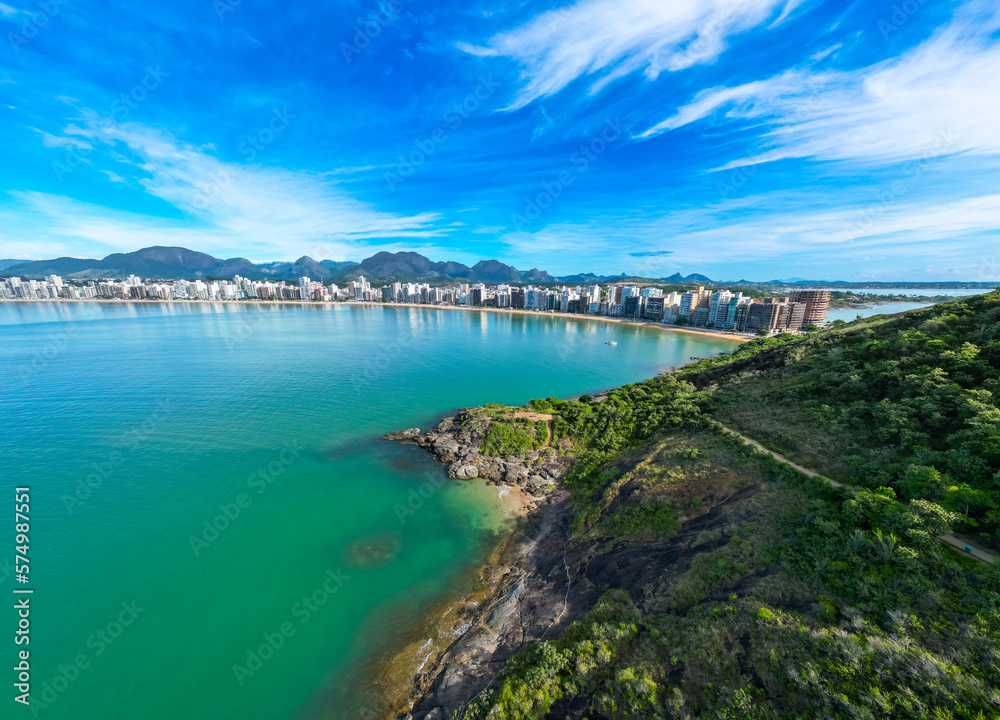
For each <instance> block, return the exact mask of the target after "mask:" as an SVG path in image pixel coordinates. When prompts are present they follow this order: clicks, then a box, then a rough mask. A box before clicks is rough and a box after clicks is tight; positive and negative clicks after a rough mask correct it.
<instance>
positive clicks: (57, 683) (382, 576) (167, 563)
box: [0, 303, 734, 720]
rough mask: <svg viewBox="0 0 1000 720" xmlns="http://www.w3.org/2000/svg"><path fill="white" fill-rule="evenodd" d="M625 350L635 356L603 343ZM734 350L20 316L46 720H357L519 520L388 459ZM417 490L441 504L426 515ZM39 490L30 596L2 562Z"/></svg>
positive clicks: (483, 331)
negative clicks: (555, 401)
mask: <svg viewBox="0 0 1000 720" xmlns="http://www.w3.org/2000/svg"><path fill="white" fill-rule="evenodd" d="M613 328H617V339H618V341H619V345H618V346H617V347H610V346H607V345H605V344H604V343H605V341H606V340H607V339H609V338H610V335H611V332H612V330H613ZM732 347H734V344H733V343H732V342H731V341H728V340H724V339H714V338H703V337H699V336H696V335H691V334H685V333H677V332H670V331H662V330H657V329H652V328H643V327H632V326H622V325H617V326H614V325H611V324H607V323H602V322H598V321H581V320H575V319H567V318H546V317H528V316H523V315H501V314H495V313H476V312H462V311H440V310H430V309H416V308H411V309H405V308H399V309H396V308H381V307H347V306H325V307H317V306H283V305H268V306H254V307H248V306H239V305H181V304H169V305H141V304H120V305H108V304H85V303H80V304H54V303H53V304H45V303H39V304H11V303H5V304H0V418H2V420H0V429H2V433H0V457H2V459H3V463H2V469H0V493H2V498H3V508H4V511H3V513H2V517H4V518H7V520H4V521H0V538H2V543H3V544H2V545H0V593H2V594H3V595H4V596H7V597H8V598H10V597H11V591H12V590H13V589H14V588H15V587H30V588H33V589H34V591H35V594H34V595H33V596H32V601H31V602H32V615H31V621H32V626H31V632H32V634H31V644H30V646H29V647H30V651H31V658H30V661H31V673H32V680H31V682H32V700H33V702H34V703H35V705H34V707H33V708H32V709H33V710H34V711H36V712H37V714H38V715H39V716H41V717H48V718H52V719H53V720H60V719H66V720H131V719H132V718H142V720H178V718H184V719H185V720H203V719H204V720H209V719H211V720H227V719H229V718H232V719H234V720H236V719H239V720H265V719H266V720H275V719H278V718H281V719H283V718H295V719H298V718H302V719H305V720H313V719H326V718H357V717H362V716H363V715H362V713H361V711H360V710H359V708H360V707H362V706H364V705H365V703H366V702H368V701H369V699H370V690H371V688H370V687H369V685H367V684H366V683H365V682H363V680H362V679H359V678H360V677H361V676H359V675H358V673H356V672H353V671H356V670H357V668H359V667H361V666H362V665H361V664H362V661H363V660H364V659H365V658H366V657H369V656H370V654H371V653H372V651H373V650H374V649H376V648H379V647H384V646H385V645H386V644H389V643H392V642H394V641H395V640H397V639H398V638H399V636H400V632H401V629H402V628H403V627H404V625H406V624H407V623H410V622H411V621H412V620H413V619H414V618H415V617H419V615H420V613H421V612H422V611H423V610H424V609H426V607H427V606H428V604H429V603H431V602H433V601H434V600H435V599H436V598H438V597H440V596H441V594H442V593H445V592H447V591H448V590H449V589H451V588H453V587H454V586H455V583H456V582H458V581H459V579H460V578H463V577H464V575H463V571H466V570H468V568H469V567H470V566H472V565H474V564H475V563H477V562H478V561H479V560H481V558H482V555H483V552H484V547H485V540H486V533H487V530H488V528H490V527H493V526H494V525H495V521H496V517H497V513H498V508H497V506H496V504H497V501H495V500H494V501H492V503H491V502H490V501H488V500H487V498H491V497H492V495H491V494H487V493H484V492H483V491H482V488H481V487H478V488H477V487H476V486H471V485H463V484H459V483H443V482H441V479H442V478H443V472H442V467H441V466H440V465H438V464H437V463H435V462H433V461H431V460H430V459H428V458H427V457H425V456H424V455H423V453H422V452H420V451H418V450H415V449H413V448H408V447H405V446H401V445H398V444H392V443H386V442H384V441H380V440H378V438H379V437H380V436H381V435H382V434H383V433H385V432H387V431H390V430H394V429H400V428H408V427H413V426H420V427H423V428H428V427H430V426H431V424H432V423H433V422H435V418H436V417H437V416H438V415H439V414H441V413H443V412H446V411H449V410H452V409H454V408H457V407H462V406H469V405H475V404H481V403H485V402H501V403H510V404H520V403H524V402H526V401H527V400H529V399H531V398H532V397H539V396H551V395H555V396H563V397H566V396H572V395H577V394H581V393H584V392H594V391H598V390H601V389H605V388H610V387H614V386H617V385H621V384H623V383H627V382H630V381H635V380H638V379H640V378H645V377H649V376H651V375H653V374H655V373H656V372H657V371H658V370H660V369H662V368H663V367H665V366H668V365H677V364H681V363H683V362H687V361H688V358H689V357H690V356H692V355H694V356H705V355H711V354H714V353H716V352H720V351H725V350H729V349H732ZM422 484H423V486H424V488H425V490H426V488H435V487H439V488H440V489H436V490H434V491H433V492H427V491H425V492H424V495H425V496H427V497H421V496H420V495H418V494H416V493H415V491H416V490H417V489H419V488H421V485H422ZM25 485H27V486H30V487H31V495H32V502H31V533H30V539H31V548H30V565H31V576H30V580H31V582H30V583H29V584H28V585H19V584H18V583H17V582H16V581H15V578H14V577H13V576H12V575H11V574H10V573H9V570H8V568H9V567H12V564H11V565H10V566H8V565H7V564H5V561H12V560H13V556H14V550H13V546H14V540H13V538H14V527H13V512H14V488H15V487H17V486H25ZM407 503H409V507H410V508H415V510H414V511H413V512H412V513H407V514H403V515H402V516H401V515H400V513H399V508H400V507H406V506H407ZM241 505H242V507H241ZM237 511H238V515H237ZM227 513H228V517H226V515H227ZM213 525H214V527H213ZM192 537H195V538H197V540H196V541H194V542H192ZM358 544H360V548H361V549H360V550H358ZM366 548H367V550H368V551H367V552H366ZM4 604H5V605H8V604H9V603H7V602H6V601H5V603H4ZM4 615H5V617H4V620H3V623H4V627H6V628H8V632H5V633H4V634H3V637H4V638H5V639H4V640H2V641H0V643H2V644H0V658H2V661H3V665H4V667H6V668H8V670H7V671H6V673H7V677H8V681H7V682H6V683H5V687H7V692H8V693H11V694H13V691H12V689H11V684H10V683H11V682H13V677H14V673H13V671H11V670H9V668H12V667H13V666H14V663H15V659H14V658H15V651H16V649H18V648H15V646H14V644H13V641H12V637H13V630H14V627H15V624H16V617H15V615H14V613H13V611H11V610H8V611H5V613H4ZM262 646H267V647H268V648H269V650H267V649H265V650H262V651H260V649H261V647H262ZM248 651H253V653H254V654H253V656H251V657H249V658H248ZM258 651H260V652H258ZM265 656H266V657H265ZM254 658H256V660H254ZM234 666H239V667H237V668H236V669H234ZM240 668H242V669H243V670H241V669H240ZM3 702H4V704H5V705H8V706H9V705H10V703H11V699H10V698H9V697H8V698H4V699H3ZM15 709H16V710H21V708H15ZM31 714H32V712H31V710H27V709H24V712H18V713H14V714H12V715H10V717H15V716H17V717H28V716H30V715H31ZM4 717H8V714H7V711H5V712H4Z"/></svg>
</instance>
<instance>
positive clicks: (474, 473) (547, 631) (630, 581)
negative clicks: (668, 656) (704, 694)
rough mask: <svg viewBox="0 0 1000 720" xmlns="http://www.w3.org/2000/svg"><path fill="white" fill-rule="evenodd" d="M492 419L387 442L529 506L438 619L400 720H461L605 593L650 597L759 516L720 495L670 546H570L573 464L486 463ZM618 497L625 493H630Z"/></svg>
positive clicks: (477, 418)
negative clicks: (534, 647)
mask: <svg viewBox="0 0 1000 720" xmlns="http://www.w3.org/2000/svg"><path fill="white" fill-rule="evenodd" d="M531 415H532V416H533V417H535V418H536V419H538V418H540V417H541V416H538V415H537V414H531ZM494 418H495V415H494ZM492 421H493V419H492V418H491V417H490V415H489V413H488V412H484V411H483V409H482V408H473V409H470V410H463V411H460V412H459V413H457V414H456V415H455V416H454V417H450V418H446V419H445V420H444V421H442V422H441V423H440V424H438V425H437V426H436V427H435V428H434V430H432V431H430V432H421V431H420V430H419V429H416V428H414V429H411V430H405V431H401V432H396V433H391V434H390V435H388V436H387V437H388V438H389V439H393V440H398V441H402V442H408V443H414V444H417V445H419V446H421V447H423V448H425V449H426V450H427V451H428V452H430V453H432V454H433V455H434V456H435V457H436V458H438V459H439V460H440V461H441V462H443V463H446V464H447V465H448V474H449V476H450V477H452V478H454V479H456V480H458V481H461V480H469V479H473V478H482V479H485V481H486V482H488V483H492V484H495V485H499V486H504V485H507V486H510V487H511V488H512V489H511V492H515V488H517V489H518V490H517V492H520V493H523V494H525V495H526V496H530V497H533V498H534V502H533V503H527V504H526V505H525V507H526V510H525V513H526V514H525V517H524V520H523V523H522V525H521V527H519V528H518V529H517V530H516V531H515V532H514V534H513V535H512V536H511V537H510V538H509V539H508V540H507V541H506V543H505V544H504V545H503V546H502V547H501V548H500V549H499V550H498V551H497V552H496V553H494V555H493V557H491V559H490V560H489V562H488V564H487V565H486V566H485V567H483V568H481V570H480V573H479V577H478V581H477V583H476V586H475V588H474V590H473V591H472V592H471V593H470V594H469V595H468V596H466V597H465V598H462V599H461V600H460V601H458V602H455V603H450V604H449V605H450V606H449V608H448V609H447V611H446V612H445V613H443V614H442V616H441V617H440V618H437V619H436V620H435V623H437V626H438V638H439V640H442V641H441V642H438V643H432V646H431V647H430V654H429V655H427V656H426V658H424V660H423V662H422V663H421V666H420V669H419V670H418V671H417V674H416V675H415V676H414V677H413V679H412V688H411V694H410V699H409V702H408V703H405V705H404V707H403V708H402V712H397V713H396V714H395V715H394V717H395V718H396V720H451V719H452V718H453V717H454V714H455V713H456V712H457V713H458V717H459V718H460V717H461V716H462V714H463V713H464V710H465V708H467V707H468V705H469V703H470V702H471V701H472V700H474V699H475V698H476V697H478V696H479V695H481V694H482V693H483V692H484V691H486V690H488V689H490V688H491V687H492V686H493V683H494V680H495V678H496V675H497V673H498V672H499V671H500V670H502V669H503V667H504V665H505V664H506V662H507V661H508V660H509V659H510V658H511V657H512V656H513V655H514V654H515V653H516V652H517V651H518V650H519V649H520V648H521V647H523V646H524V645H526V644H528V643H531V642H535V641H538V640H544V639H549V638H555V637H557V636H558V634H559V632H561V629H562V628H563V627H565V626H567V625H569V624H570V623H572V622H574V621H575V620H578V619H580V618H582V617H583V616H584V615H586V613H587V612H589V611H590V610H591V609H592V608H593V607H594V605H595V604H596V602H597V601H598V599H599V598H600V597H601V595H602V594H603V593H604V592H605V591H606V590H608V589H609V588H621V589H624V590H627V591H628V592H630V593H631V594H632V596H633V597H634V598H636V599H639V598H643V597H644V596H645V595H646V593H645V590H646V589H647V588H649V587H651V586H652V585H662V584H665V583H669V582H671V581H672V579H673V578H675V577H677V576H678V574H679V573H682V572H684V571H685V570H686V569H687V568H688V567H689V566H690V563H691V560H692V559H693V558H694V556H695V555H697V554H699V553H701V552H705V551H708V550H712V549H714V548H715V547H717V546H718V545H719V544H720V543H721V544H725V543H726V542H728V538H727V537H720V539H719V540H717V541H714V542H709V543H703V544H698V543H697V542H696V538H698V537H699V534H700V533H703V532H704V531H707V530H708V531H720V532H721V528H724V527H725V526H727V525H729V524H730V523H732V522H733V521H734V520H735V519H736V518H739V517H741V516H743V517H745V518H746V519H751V518H752V516H753V515H754V512H753V511H751V510H750V508H751V506H750V505H748V502H749V501H750V499H751V498H752V496H753V495H754V494H755V493H756V491H757V490H758V489H759V486H754V487H750V488H746V489H744V490H742V491H740V492H737V493H735V494H734V495H728V496H727V497H722V498H719V499H718V501H717V502H716V503H714V504H713V506H712V507H710V508H708V509H707V512H706V513H705V514H701V515H699V516H698V517H692V518H684V519H682V525H681V527H680V528H679V531H678V533H677V535H675V536H674V537H673V538H672V539H671V540H670V541H669V542H666V543H663V544H650V543H644V542H617V543H613V544H610V545H609V544H608V543H607V539H591V540H589V541H586V542H572V541H571V540H570V525H571V523H572V521H573V518H574V511H573V509H572V508H571V506H570V495H569V493H568V492H566V491H565V490H564V489H562V487H561V486H560V485H561V482H562V479H563V478H564V477H565V475H566V473H567V471H568V470H569V468H570V467H571V466H572V464H573V462H574V461H575V459H576V458H575V457H573V456H572V455H568V454H562V455H560V450H559V449H558V448H556V447H553V445H552V443H551V442H550V443H546V446H545V447H543V448H540V449H538V450H535V451H532V452H529V453H526V454H525V455H522V456H516V457H507V458H495V457H490V456H486V455H483V453H482V452H481V449H480V448H481V447H482V442H483V439H484V437H485V433H486V432H487V430H488V428H489V425H490V422H492ZM478 481H480V482H481V481H482V480H478ZM622 492H623V493H624V494H626V495H627V494H628V492H629V490H628V487H627V486H626V487H625V488H623V490H622ZM617 502H620V500H619V501H617ZM616 504H617V503H616ZM660 590H662V588H660ZM428 642H429V643H430V642H431V641H428Z"/></svg>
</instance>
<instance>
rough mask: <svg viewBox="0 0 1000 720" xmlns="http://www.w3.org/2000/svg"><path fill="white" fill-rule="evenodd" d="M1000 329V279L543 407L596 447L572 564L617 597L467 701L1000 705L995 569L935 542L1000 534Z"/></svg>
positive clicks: (637, 710) (874, 714) (686, 714)
mask: <svg viewBox="0 0 1000 720" xmlns="http://www.w3.org/2000/svg"><path fill="white" fill-rule="evenodd" d="M998 329H1000V293H991V294H989V295H986V296H981V297H977V298H972V299H968V300H964V301H958V302H951V303H947V304H943V305H940V306H936V307H934V308H929V309H926V310H922V311H917V312H913V313H909V314H906V315H903V316H895V317H880V318H874V319H869V320H867V321H859V322H857V323H852V324H851V325H847V326H842V327H838V328H834V329H832V330H829V331H825V332H822V333H817V334H815V335H812V336H807V337H778V338H771V339H766V340H758V341H754V342H751V343H748V344H746V345H744V346H742V347H741V348H740V349H739V350H737V351H736V352H735V353H733V354H732V355H730V356H726V357H724V358H717V359H713V360H708V361H703V362H700V363H698V364H696V365H692V366H688V367H687V368H684V369H682V370H681V371H679V372H677V373H674V374H672V375H666V376H660V377H657V378H654V379H652V380H649V381H646V382H643V383H638V384H635V385H629V386H626V387H623V388H620V389H618V390H615V391H612V392H611V393H609V394H608V395H607V396H605V397H601V398H596V399H587V398H584V399H583V401H562V400H557V399H554V398H549V399H546V400H536V401H533V402H532V403H530V405H529V406H528V407H527V408H526V409H527V410H530V411H533V412H537V413H545V414H547V415H551V416H552V418H553V419H552V422H551V427H552V433H553V438H552V440H553V442H559V443H563V444H567V443H571V444H572V445H573V447H574V454H575V455H576V456H577V457H579V459H578V460H577V462H576V464H575V465H574V466H573V468H572V469H571V470H570V472H569V474H568V476H567V477H566V479H565V481H564V483H563V487H564V488H565V489H567V490H569V491H570V492H571V493H572V499H571V500H570V502H571V504H572V507H573V512H574V521H573V524H572V526H571V528H570V530H569V533H568V537H567V538H566V541H565V549H564V551H563V552H564V558H565V563H566V570H567V575H568V576H569V577H570V578H571V580H570V582H571V584H572V583H576V584H577V586H587V587H598V588H600V589H602V590H603V591H604V596H603V598H602V599H601V601H600V602H598V603H597V605H596V606H594V607H593V608H592V609H591V610H590V612H589V613H587V614H585V615H583V616H582V619H578V620H577V621H576V622H574V623H572V624H571V625H570V626H568V627H566V628H565V629H563V630H562V631H561V633H555V632H553V633H552V634H551V636H550V637H552V638H554V639H547V640H545V641H543V642H533V643H530V644H527V645H525V646H524V647H523V648H522V649H521V650H520V652H518V653H517V654H516V655H515V656H514V657H513V658H512V659H511V660H510V661H509V662H508V663H507V665H506V667H505V668H504V669H503V670H502V671H501V672H500V674H499V675H498V676H497V677H496V678H495V679H494V680H493V681H492V682H491V683H490V684H489V686H488V687H485V688H484V689H483V690H482V691H481V692H480V693H479V694H478V695H477V696H476V697H475V698H472V699H471V701H470V702H469V703H467V704H465V705H463V706H462V707H461V708H459V709H458V712H457V715H458V716H459V717H462V718H475V719H477V720H487V719H490V720H501V719H510V720H514V719H518V720H522V719H523V720H527V719H537V720H543V719H546V718H551V719H552V720H555V719H557V718H558V719H560V720H561V719H562V718H573V719H575V720H583V719H585V718H586V719H587V720H602V719H603V720H618V719H624V718H649V719H650V720H652V719H654V718H692V719H693V718H760V719H764V718H803V717H809V718H873V719H874V718H935V719H941V720H944V719H949V718H969V719H985V718H994V717H998V716H1000V691H998V688H1000V571H998V568H997V567H996V566H994V565H990V564H987V563H986V562H981V561H978V560H975V559H972V558H968V557H965V556H962V555H961V554H959V553H957V552H956V551H955V550H954V549H952V548H949V547H948V546H946V545H945V544H943V543H941V542H940V541H939V540H938V539H937V538H938V536H940V535H942V534H944V533H947V532H950V531H953V530H957V531H960V532H965V533H968V534H971V535H973V536H975V538H976V539H977V540H978V541H979V542H980V543H981V544H982V545H984V546H987V545H989V546H990V547H991V548H992V549H993V550H994V551H995V549H996V546H997V541H998V538H997V521H998V519H1000V518H998V516H997V503H998V500H1000V497H998V494H997V491H998V479H1000V474H998V473H1000V410H998V395H1000V338H997V337H996V333H997V330H998ZM726 428H732V429H735V430H738V431H740V432H742V433H744V434H746V435H747V436H749V437H752V438H754V439H755V440H757V441H759V442H761V443H762V444H764V445H765V446H766V447H768V448H770V449H772V450H776V451H779V452H781V453H782V454H783V455H785V456H786V457H789V458H792V459H794V460H795V461H797V462H800V463H801V464H802V465H804V466H806V467H811V468H814V469H816V470H817V471H819V472H821V473H823V474H824V475H827V476H829V477H831V478H835V479H837V480H839V481H842V482H844V483H847V484H849V485H851V486H853V487H834V486H832V485H831V484H830V483H827V482H825V481H823V480H819V479H814V478H807V477H806V476H804V475H803V474H802V473H800V472H798V471H796V470H795V469H793V468H791V467H790V466H789V465H787V464H783V463H780V462H778V461H777V460H775V459H774V458H773V457H772V456H771V455H769V454H767V453H765V452H763V451H761V450H759V449H756V448H753V447H752V446H748V445H746V444H744V443H743V442H742V441H741V440H740V439H739V438H738V437H736V436H734V435H733V434H731V433H730V432H729V431H728V430H727V429H726ZM625 579H627V581H626V580H625ZM567 597H570V592H569V590H567ZM417 707H420V706H419V705H418V706H417ZM413 717H414V718H415V719H416V720H421V716H420V713H415V714H414V715H413ZM425 717H426V715H425Z"/></svg>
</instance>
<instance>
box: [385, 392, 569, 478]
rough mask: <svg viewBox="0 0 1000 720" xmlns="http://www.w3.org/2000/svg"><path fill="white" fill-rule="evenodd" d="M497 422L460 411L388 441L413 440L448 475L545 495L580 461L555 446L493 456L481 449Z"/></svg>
mask: <svg viewBox="0 0 1000 720" xmlns="http://www.w3.org/2000/svg"><path fill="white" fill-rule="evenodd" d="M492 422H493V419H492V418H491V416H490V414H489V413H487V412H485V411H483V410H482V409H481V408H470V409H466V410H460V411H459V412H458V414H457V415H455V416H453V417H449V418H445V419H444V420H442V421H441V422H440V423H438V424H437V425H436V426H435V427H434V429H433V430H431V431H428V432H420V430H419V429H417V428H412V429H410V430H401V431H398V432H392V433H389V434H388V435H386V439H388V440H397V441H400V442H412V443H415V444H417V445H419V446H420V447H422V448H424V449H426V450H427V451H428V452H430V453H431V454H432V455H433V456H434V457H435V458H437V459H438V460H440V461H441V462H443V463H445V464H446V465H448V477H450V478H453V479H456V480H471V479H474V478H483V479H484V480H486V481H487V482H488V483H490V484H494V485H510V486H513V487H520V488H523V489H524V490H526V491H527V492H529V493H531V494H532V495H536V496H542V495H545V494H546V493H548V492H549V491H551V490H552V489H553V488H555V487H556V486H558V485H559V484H560V483H561V482H562V479H563V478H564V477H565V476H566V473H567V472H569V469H570V468H571V467H572V466H573V462H574V461H575V460H576V458H575V457H573V456H571V455H562V454H560V453H559V451H558V450H557V449H556V448H554V447H548V446H547V447H544V448H542V449H540V450H536V451H533V452H530V453H528V454H525V455H521V456H512V457H506V458H501V457H493V456H489V455H484V454H482V452H481V450H480V448H481V447H482V444H483V440H484V438H485V437H486V432H487V430H489V426H490V424H491V423H492Z"/></svg>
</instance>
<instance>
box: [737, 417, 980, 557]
mask: <svg viewBox="0 0 1000 720" xmlns="http://www.w3.org/2000/svg"><path fill="white" fill-rule="evenodd" d="M722 427H723V428H724V429H725V430H726V432H729V433H732V434H733V435H735V436H737V437H738V438H740V439H741V440H743V442H745V443H746V444H747V445H753V446H754V447H755V448H757V449H759V450H763V451H764V452H766V453H767V454H768V455H770V456H771V457H773V458H774V459H775V460H777V461H778V462H780V463H784V464H785V465H789V466H791V467H793V468H795V469H796V470H798V471H799V472H800V473H802V474H804V475H807V476H809V477H814V478H819V479H821V480H826V481H827V482H828V483H830V484H831V485H833V486H834V487H846V488H850V489H851V490H858V488H856V487H853V486H851V485H845V484H844V483H840V482H837V481H836V480H831V479H830V478H828V477H826V476H824V475H820V474H819V473H818V472H816V471H815V470H810V469H809V468H806V467H802V466H801V465H799V464H797V463H794V462H792V461H791V460H789V459H788V458H786V457H784V456H783V455H779V454H778V453H776V452H774V450H771V449H769V448H766V447H764V446H763V445H761V444H760V443H759V442H757V441H756V440H754V439H753V438H749V437H747V436H746V435H743V434H742V433H739V432H737V431H735V430H733V429H732V428H728V427H726V426H725V425H723V426H722ZM938 540H940V541H941V542H943V543H945V544H947V545H948V546H950V547H952V548H954V549H955V550H957V551H958V552H960V553H962V554H963V555H967V556H969V557H974V558H976V559H977V560H982V561H983V562H987V563H990V564H991V565H993V564H995V563H996V555H994V554H993V553H991V552H990V551H989V550H986V549H984V548H981V547H979V546H978V545H973V544H972V543H968V542H964V541H963V540H960V539H958V538H957V537H955V536H954V535H951V534H948V535H941V536H940V537H939V538H938Z"/></svg>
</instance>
